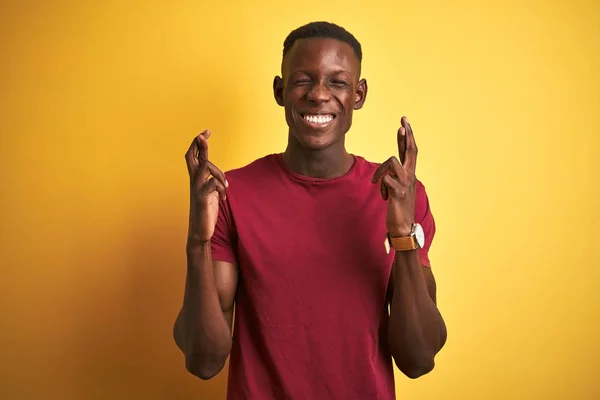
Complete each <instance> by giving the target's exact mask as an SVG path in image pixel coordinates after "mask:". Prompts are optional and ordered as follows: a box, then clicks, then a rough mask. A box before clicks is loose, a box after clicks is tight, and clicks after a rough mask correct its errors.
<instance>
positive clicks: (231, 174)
mask: <svg viewBox="0 0 600 400" xmlns="http://www.w3.org/2000/svg"><path fill="white" fill-rule="evenodd" d="M276 157H277V156H276V155H275V154H269V155H266V156H264V157H261V158H258V159H256V160H254V161H252V162H251V163H249V164H247V165H245V166H243V167H240V168H234V169H231V170H228V171H226V172H225V176H226V177H227V180H235V181H247V180H248V179H255V178H258V177H264V176H265V175H268V174H269V173H273V171H275V169H276V166H277V164H276V163H277V158H276Z"/></svg>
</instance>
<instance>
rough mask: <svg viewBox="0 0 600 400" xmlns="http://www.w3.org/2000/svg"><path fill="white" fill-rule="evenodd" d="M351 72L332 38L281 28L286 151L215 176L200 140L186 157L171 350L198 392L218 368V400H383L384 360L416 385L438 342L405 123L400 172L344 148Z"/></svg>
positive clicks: (421, 199)
mask: <svg viewBox="0 0 600 400" xmlns="http://www.w3.org/2000/svg"><path fill="white" fill-rule="evenodd" d="M361 61H362V51H361V46H360V44H359V42H358V41H357V40H356V39H355V38H354V36H353V35H351V34H350V33H349V32H347V31H346V30H344V29H343V28H341V27H339V26H337V25H334V24H329V23H322V22H317V23H311V24H308V25H305V26H303V27H300V28H298V29H296V30H295V31H293V32H292V33H290V35H289V36H288V38H287V39H286V40H285V42H284V53H283V60H282V67H281V77H276V78H275V80H274V83H273V90H274V95H275V100H276V101H277V103H278V104H279V105H280V106H282V107H283V108H284V110H285V117H286V121H287V124H288V126H289V133H288V145H287V148H286V150H285V152H284V153H282V154H272V155H268V156H266V157H264V158H261V159H258V160H256V161H255V162H253V163H251V164H250V165H248V166H246V167H243V168H240V169H237V170H233V171H230V172H228V173H227V174H223V173H222V172H221V171H220V170H219V169H218V168H217V167H216V166H215V165H213V164H212V163H211V162H210V161H208V142H207V140H208V138H209V136H210V132H209V131H204V132H202V133H201V134H199V135H198V136H197V137H196V138H195V139H194V140H193V142H192V144H191V146H190V148H189V150H188V152H187V154H186V161H187V166H188V172H189V175H190V180H191V204H190V220H189V232H188V242H187V259H188V266H187V277H186V287H185V295H184V301H183V306H182V309H181V311H180V313H179V316H178V318H177V321H176V323H175V327H174V337H175V341H176V343H177V345H178V346H179V348H180V349H181V350H182V352H183V353H184V354H185V361H186V367H187V369H188V371H189V372H191V373H192V374H194V375H196V376H198V377H200V378H201V379H209V378H211V377H213V376H214V375H216V374H217V373H218V372H219V371H220V370H221V369H222V368H223V366H224V364H225V361H226V359H227V357H228V356H229V355H231V358H230V364H229V380H228V394H227V397H228V399H252V400H258V399H315V400H325V399H394V398H395V394H394V376H393V368H392V358H393V360H394V361H395V363H396V365H397V366H398V368H399V369H400V370H401V371H402V372H403V373H404V374H406V375H407V376H408V377H410V378H417V377H419V376H421V375H423V374H425V373H428V372H429V371H431V370H432V369H433V366H434V356H435V355H436V354H437V352H438V351H439V350H440V349H441V347H442V346H443V345H444V342H445V340H446V328H445V325H444V322H443V320H442V317H441V315H440V313H439V311H438V309H437V306H436V294H435V293H436V285H435V280H434V277H433V274H432V272H431V268H430V267H431V266H430V263H429V259H428V255H427V251H428V249H429V247H430V245H431V241H432V239H433V236H434V232H435V223H434V220H433V216H432V214H431V212H430V210H429V206H428V200H427V195H426V193H425V189H424V187H423V185H422V184H421V183H420V182H419V181H418V180H417V179H416V178H415V166H416V157H417V147H416V144H415V139H414V135H413V131H412V128H411V126H410V124H409V122H408V120H407V119H406V118H402V119H401V127H400V129H399V130H398V150H399V156H400V161H399V160H398V159H397V158H396V157H391V158H390V159H388V160H387V161H385V162H384V163H382V164H380V165H378V164H374V163H371V162H368V161H366V160H365V159H363V158H362V157H359V156H355V155H352V154H349V153H348V152H346V149H345V145H344V137H345V134H346V132H348V130H349V129H350V126H351V124H352V113H353V110H358V109H360V108H361V107H362V106H363V104H364V102H365V99H366V95H367V82H366V81H365V80H364V79H361V78H360V66H361ZM211 176H212V177H211ZM234 304H235V329H234V330H233V337H232V325H233V323H232V320H233V315H234ZM388 305H389V310H390V312H389V315H388Z"/></svg>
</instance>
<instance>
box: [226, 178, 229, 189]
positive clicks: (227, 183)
mask: <svg viewBox="0 0 600 400" xmlns="http://www.w3.org/2000/svg"><path fill="white" fill-rule="evenodd" d="M225 187H229V182H227V179H226V180H225Z"/></svg>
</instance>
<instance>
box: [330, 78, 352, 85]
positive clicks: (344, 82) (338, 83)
mask: <svg viewBox="0 0 600 400" xmlns="http://www.w3.org/2000/svg"><path fill="white" fill-rule="evenodd" d="M331 83H333V84H334V85H338V86H348V82H346V81H342V80H339V79H335V80H333V81H331Z"/></svg>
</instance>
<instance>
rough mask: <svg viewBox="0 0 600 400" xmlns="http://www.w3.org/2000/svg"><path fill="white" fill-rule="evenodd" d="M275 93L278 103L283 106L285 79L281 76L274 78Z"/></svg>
mask: <svg viewBox="0 0 600 400" xmlns="http://www.w3.org/2000/svg"><path fill="white" fill-rule="evenodd" d="M273 95H274V96H275V101H276V102H277V104H279V105H280V106H281V107H283V79H281V77H279V76H276V77H275V79H273Z"/></svg>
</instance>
